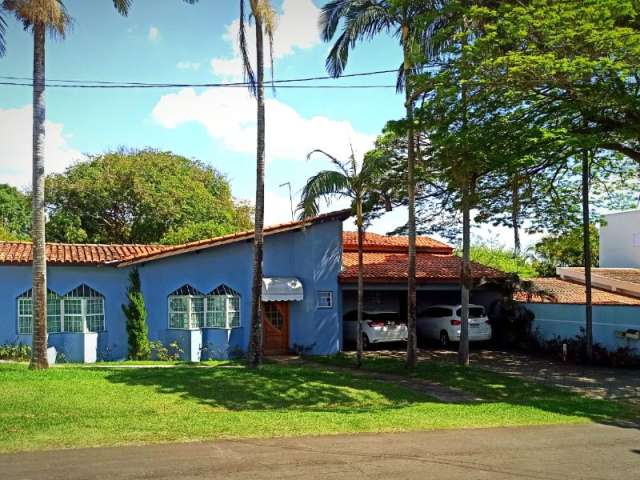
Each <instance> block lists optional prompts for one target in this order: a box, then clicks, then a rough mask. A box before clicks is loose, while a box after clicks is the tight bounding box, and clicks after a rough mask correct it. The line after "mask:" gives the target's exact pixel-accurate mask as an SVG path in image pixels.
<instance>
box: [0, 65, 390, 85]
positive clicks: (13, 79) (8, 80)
mask: <svg viewBox="0 0 640 480" xmlns="http://www.w3.org/2000/svg"><path fill="white" fill-rule="evenodd" d="M397 71H398V70H397V69H394V70H378V71H373V72H361V73H351V74H347V75H341V76H340V77H337V78H334V77H331V76H316V77H305V78H290V79H283V80H273V81H267V82H265V86H272V85H275V86H278V88H285V87H286V86H287V84H291V83H305V82H311V81H320V80H337V79H340V78H354V77H369V76H373V75H382V74H388V73H397ZM0 79H3V80H5V81H3V82H0V85H7V86H20V87H24V86H28V87H31V86H33V78H31V77H17V76H0ZM26 82H30V83H26ZM248 85H249V84H248V83H247V82H231V83H171V82H168V83H152V82H149V83H145V82H116V81H105V80H69V79H49V80H47V81H46V82H45V86H47V87H55V88H188V87H192V88H199V87H202V88H224V87H247V86H248ZM306 87H307V88H392V87H393V88H395V85H310V86H306ZM289 88H294V86H293V85H290V86H289Z"/></svg>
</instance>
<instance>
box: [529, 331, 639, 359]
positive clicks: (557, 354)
mask: <svg viewBox="0 0 640 480" xmlns="http://www.w3.org/2000/svg"><path fill="white" fill-rule="evenodd" d="M581 330H583V329H581ZM563 344H566V345H567V358H566V360H567V361H568V362H571V363H577V364H580V365H585V364H587V363H589V362H588V360H587V344H586V341H585V337H584V334H583V333H581V334H580V335H576V337H574V338H560V337H557V338H554V339H553V340H546V341H541V342H539V348H540V350H541V351H543V352H545V353H548V354H551V355H552V356H553V357H554V358H557V359H559V360H562V359H563V358H562V345H563ZM592 351H593V360H592V362H591V365H597V366H601V367H613V368H620V367H623V368H630V367H636V368H637V367H640V356H638V353H637V351H636V350H635V349H633V348H630V347H620V348H618V349H616V350H614V351H610V350H607V349H606V348H605V347H603V346H602V345H600V344H599V343H594V344H593V349H592Z"/></svg>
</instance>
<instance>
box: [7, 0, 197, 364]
mask: <svg viewBox="0 0 640 480" xmlns="http://www.w3.org/2000/svg"><path fill="white" fill-rule="evenodd" d="M132 1H133V0H113V5H114V7H115V8H116V10H118V12H119V13H120V14H122V15H127V14H128V12H129V7H130V6H131V3H132ZM185 1H186V2H187V3H195V2H196V1H197V0H185ZM2 9H3V10H4V11H7V12H10V13H12V14H13V15H15V17H16V18H17V19H18V21H19V22H21V23H22V24H23V26H24V28H25V29H26V30H30V31H31V32H32V34H33V182H32V185H33V186H32V192H31V194H32V208H33V212H32V215H33V220H32V233H31V235H32V241H33V262H32V282H33V286H32V288H33V341H32V343H33V349H32V352H33V354H32V358H31V364H30V367H31V368H34V369H45V368H48V367H49V364H48V362H47V258H46V251H45V248H46V239H45V195H44V192H45V158H44V142H45V120H46V111H45V95H44V94H45V78H46V77H45V37H46V34H47V32H48V33H50V34H51V35H53V36H58V37H61V38H64V36H65V33H66V31H67V28H68V26H69V23H70V21H71V17H70V16H69V14H68V12H67V9H66V7H65V5H64V3H63V2H62V0H3V1H2ZM5 26H6V23H5V20H4V18H1V17H0V56H1V55H2V54H4V52H5V48H6V45H5Z"/></svg>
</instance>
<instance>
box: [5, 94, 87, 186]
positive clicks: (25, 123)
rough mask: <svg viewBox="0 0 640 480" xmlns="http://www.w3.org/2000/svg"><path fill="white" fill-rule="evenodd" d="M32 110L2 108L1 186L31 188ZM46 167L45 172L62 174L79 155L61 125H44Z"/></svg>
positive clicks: (26, 108) (28, 108) (27, 106)
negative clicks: (2, 184)
mask: <svg viewBox="0 0 640 480" xmlns="http://www.w3.org/2000/svg"><path fill="white" fill-rule="evenodd" d="M31 112H32V109H31V105H26V106H24V107H21V108H13V109H6V110H5V109H1V108H0V125H2V142H0V183H9V184H11V185H14V186H16V187H29V186H30V185H31V163H32V138H31V131H32V115H31ZM45 128H46V140H45V167H46V172H47V173H54V172H61V171H63V170H64V169H65V168H66V167H67V166H69V165H70V164H71V163H73V162H74V161H75V160H79V159H81V158H82V154H81V153H80V152H78V151H77V150H74V149H73V148H71V147H70V146H69V145H68V144H67V138H69V136H68V135H66V134H65V133H64V125H62V124H60V123H53V122H46V124H45Z"/></svg>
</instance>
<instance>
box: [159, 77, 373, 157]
mask: <svg viewBox="0 0 640 480" xmlns="http://www.w3.org/2000/svg"><path fill="white" fill-rule="evenodd" d="M255 112H256V103H255V99H254V98H252V97H251V95H250V94H249V92H248V91H247V90H245V89H240V88H228V89H208V90H205V91H204V92H203V93H201V94H198V93H196V92H195V91H194V90H193V89H183V90H181V91H180V92H178V93H175V94H169V95H165V96H163V97H162V98H161V99H160V101H159V102H158V104H157V105H156V106H155V108H154V109H153V112H152V116H153V118H154V120H155V121H157V122H158V123H159V124H160V125H162V126H164V127H165V128H176V127H177V126H179V125H182V124H185V123H189V122H196V123H200V124H202V125H203V126H204V127H205V128H206V129H207V132H208V133H209V135H210V136H211V137H212V138H213V139H215V140H219V141H221V142H222V143H223V144H224V145H225V146H226V147H227V148H228V149H230V150H233V151H236V152H243V153H254V152H255V148H256V118H255V117H256V113H255ZM266 116H267V160H268V161H269V160H274V159H284V160H304V159H305V158H306V156H307V154H308V153H309V152H310V151H311V150H313V149H316V148H319V149H323V150H325V151H327V152H329V153H331V154H332V155H335V156H338V157H341V158H346V157H347V156H348V155H349V154H350V149H349V145H350V144H352V145H353V148H354V150H355V153H356V157H358V158H360V157H362V155H364V153H366V152H367V151H368V150H370V149H371V148H372V147H373V144H374V141H375V136H372V135H366V134H363V133H360V132H357V131H356V130H355V129H354V128H353V126H352V125H351V123H350V122H348V121H341V120H333V119H330V118H327V117H323V116H315V117H309V118H306V117H303V116H302V115H300V114H299V113H298V112H297V111H296V110H295V109H293V108H292V107H290V106H289V105H287V104H285V103H282V102H280V101H278V100H275V99H268V100H267V101H266Z"/></svg>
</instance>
